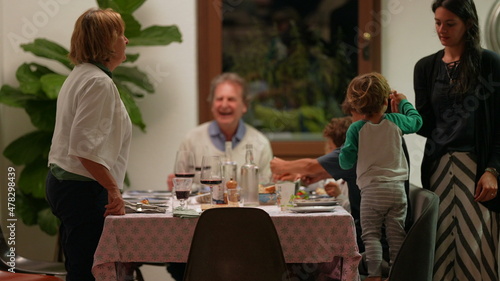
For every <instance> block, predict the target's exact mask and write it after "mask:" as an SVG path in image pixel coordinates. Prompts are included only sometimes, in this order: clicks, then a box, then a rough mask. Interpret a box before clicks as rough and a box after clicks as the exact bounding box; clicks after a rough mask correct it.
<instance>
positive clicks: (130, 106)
mask: <svg viewBox="0 0 500 281" xmlns="http://www.w3.org/2000/svg"><path fill="white" fill-rule="evenodd" d="M115 83H116V87H117V88H118V91H119V92H120V97H121V99H122V101H123V104H124V105H125V108H127V112H128V115H129V116H130V120H131V121H132V124H134V125H136V126H138V127H139V128H140V129H141V131H143V132H145V131H146V124H144V122H143V120H142V114H141V111H140V110H139V107H137V104H136V103H135V100H134V98H133V94H132V91H131V90H130V89H129V88H128V87H127V86H126V85H124V84H123V83H121V82H119V81H118V82H115Z"/></svg>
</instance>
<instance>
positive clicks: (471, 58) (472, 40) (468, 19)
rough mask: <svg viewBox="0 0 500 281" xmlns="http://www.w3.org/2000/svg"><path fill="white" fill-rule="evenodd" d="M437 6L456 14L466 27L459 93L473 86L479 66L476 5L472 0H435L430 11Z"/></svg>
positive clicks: (479, 37)
mask: <svg viewBox="0 0 500 281" xmlns="http://www.w3.org/2000/svg"><path fill="white" fill-rule="evenodd" d="M439 7H443V8H445V9H446V10H448V11H450V12H452V13H454V14H455V15H457V16H458V17H459V18H460V19H462V21H463V22H464V23H465V25H466V28H467V31H466V32H465V35H464V36H465V48H464V53H463V54H462V56H461V57H460V65H461V66H460V68H461V70H460V73H459V76H458V82H459V84H458V86H457V87H458V88H457V90H458V92H459V93H465V92H467V91H469V90H472V89H473V88H474V87H475V84H476V83H477V79H478V76H479V71H480V68H481V36H480V32H479V20H478V16H477V11H476V5H475V4H474V1H473V0H436V1H434V3H433V4H432V11H433V12H434V13H435V12H436V9H437V8H439Z"/></svg>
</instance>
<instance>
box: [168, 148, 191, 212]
mask: <svg viewBox="0 0 500 281" xmlns="http://www.w3.org/2000/svg"><path fill="white" fill-rule="evenodd" d="M194 172H195V166H194V154H193V152H191V151H187V150H179V151H177V154H176V155H175V164H174V174H175V178H173V179H172V181H173V184H174V192H175V198H177V200H179V201H180V207H179V209H180V210H186V203H187V202H186V200H187V199H188V198H189V195H190V194H191V188H192V184H193V178H194Z"/></svg>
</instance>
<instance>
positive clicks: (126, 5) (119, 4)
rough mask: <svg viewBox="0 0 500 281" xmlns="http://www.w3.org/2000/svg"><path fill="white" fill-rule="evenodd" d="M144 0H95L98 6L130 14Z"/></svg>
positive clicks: (144, 0)
mask: <svg viewBox="0 0 500 281" xmlns="http://www.w3.org/2000/svg"><path fill="white" fill-rule="evenodd" d="M144 2H146V0H97V5H99V8H101V9H106V8H111V9H113V10H115V11H116V12H118V13H120V14H132V13H133V12H134V11H135V10H137V9H138V8H139V7H140V6H141V5H142V4H144Z"/></svg>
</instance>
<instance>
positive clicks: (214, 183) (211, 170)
mask: <svg viewBox="0 0 500 281" xmlns="http://www.w3.org/2000/svg"><path fill="white" fill-rule="evenodd" d="M221 167H222V162H221V159H220V157H219V156H203V158H202V159H201V175H200V182H201V183H202V184H204V185H208V186H209V187H210V203H211V204H214V202H215V203H216V204H223V203H224V190H222V192H221V188H220V187H221V183H222V173H221Z"/></svg>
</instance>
